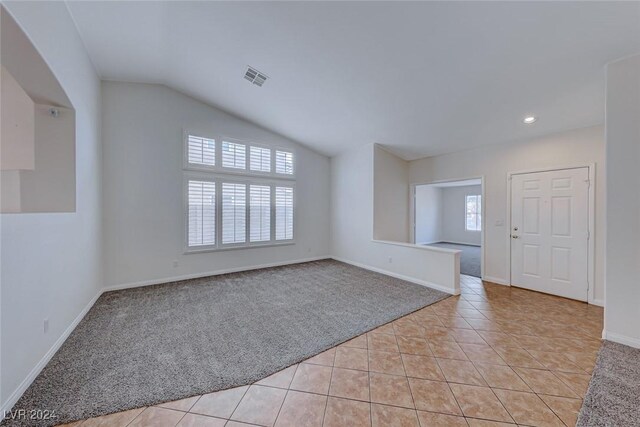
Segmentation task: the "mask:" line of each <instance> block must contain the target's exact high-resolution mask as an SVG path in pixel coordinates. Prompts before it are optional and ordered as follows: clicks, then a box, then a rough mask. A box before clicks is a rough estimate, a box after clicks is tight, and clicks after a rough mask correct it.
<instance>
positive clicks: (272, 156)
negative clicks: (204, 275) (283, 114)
mask: <svg viewBox="0 0 640 427" xmlns="http://www.w3.org/2000/svg"><path fill="white" fill-rule="evenodd" d="M232 141H233V142H232ZM183 143H184V156H185V158H184V163H183V168H184V178H185V179H184V185H185V187H184V191H185V229H186V236H185V250H186V251H187V252H198V251H210V250H219V249H233V248H245V247H257V246H270V245H284V244H291V243H294V233H295V211H294V208H295V204H294V202H295V186H296V185H295V181H294V176H293V174H294V168H295V164H294V161H295V157H294V153H293V152H292V151H285V150H278V149H275V148H269V147H265V146H262V145H261V144H259V143H258V144H256V145H252V144H251V143H244V142H242V141H241V140H236V139H233V138H230V140H225V139H222V138H220V137H215V138H214V136H213V135H208V137H203V136H197V135H194V134H190V133H187V132H185V138H184V140H183Z"/></svg>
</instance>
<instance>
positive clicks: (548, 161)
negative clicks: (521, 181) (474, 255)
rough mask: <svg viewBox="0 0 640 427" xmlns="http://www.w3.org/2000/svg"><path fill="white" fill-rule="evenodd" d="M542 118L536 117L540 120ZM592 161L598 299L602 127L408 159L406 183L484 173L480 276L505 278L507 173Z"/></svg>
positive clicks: (504, 280) (500, 280) (599, 294)
mask: <svg viewBox="0 0 640 427" xmlns="http://www.w3.org/2000/svg"><path fill="white" fill-rule="evenodd" d="M542 119H543V118H541V120H542ZM590 163H595V164H596V178H595V183H594V185H595V195H596V196H595V197H596V213H595V236H594V238H595V247H596V252H595V259H596V261H595V298H596V302H598V303H600V304H602V300H603V298H604V245H603V242H604V235H605V234H604V233H605V223H604V213H605V199H604V189H605V173H604V171H605V163H604V128H603V127H602V126H595V127H590V128H585V129H578V130H572V131H568V132H562V133H557V134H554V135H549V136H547V137H544V138H537V139H533V140H530V141H525V142H521V143H517V144H509V145H496V146H490V147H485V148H482V149H477V150H470V151H464V152H458V153H452V154H447V155H443V156H436V157H429V158H425V159H420V160H415V161H412V162H410V163H409V179H410V182H411V183H425V182H433V181H445V180H456V179H465V178H468V177H478V176H484V177H485V181H484V186H485V188H484V191H485V200H483V203H484V205H485V206H484V207H485V228H486V229H485V240H484V245H485V255H486V257H485V261H484V262H485V271H484V274H485V279H486V280H491V281H494V282H498V283H508V282H509V265H508V251H509V246H508V243H509V242H508V234H509V230H507V219H508V218H507V215H508V213H507V175H508V173H509V172H516V171H524V170H534V169H537V168H549V167H565V166H572V165H582V164H590Z"/></svg>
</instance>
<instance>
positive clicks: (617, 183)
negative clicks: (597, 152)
mask: <svg viewBox="0 0 640 427" xmlns="http://www.w3.org/2000/svg"><path fill="white" fill-rule="evenodd" d="M606 115H607V116H606V135H607V143H606V147H607V148H606V150H607V206H608V207H609V209H608V210H607V244H606V306H605V334H604V335H605V337H606V338H607V339H609V340H612V341H617V342H621V343H623V344H627V345H631V346H634V347H637V348H640V191H639V190H638V189H639V188H640V168H638V164H639V163H640V120H639V119H638V118H639V117H640V55H636V56H634V57H631V58H628V59H624V60H621V61H618V62H614V63H611V64H609V65H608V66H607V108H606Z"/></svg>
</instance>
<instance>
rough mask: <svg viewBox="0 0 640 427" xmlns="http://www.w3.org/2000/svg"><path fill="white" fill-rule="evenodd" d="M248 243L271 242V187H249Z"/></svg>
mask: <svg viewBox="0 0 640 427" xmlns="http://www.w3.org/2000/svg"><path fill="white" fill-rule="evenodd" d="M249 228H250V229H251V233H250V236H249V241H251V242H268V241H269V240H271V187H270V186H268V185H251V186H250V190H249Z"/></svg>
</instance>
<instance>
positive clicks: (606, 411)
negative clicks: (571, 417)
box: [576, 341, 640, 427]
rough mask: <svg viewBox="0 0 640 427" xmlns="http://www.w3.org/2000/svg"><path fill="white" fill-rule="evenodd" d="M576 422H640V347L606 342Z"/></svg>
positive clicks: (623, 425)
mask: <svg viewBox="0 0 640 427" xmlns="http://www.w3.org/2000/svg"><path fill="white" fill-rule="evenodd" d="M576 425H578V426H615V427H627V426H629V427H632V426H633V427H636V426H639V425H640V349H636V348H632V347H628V346H626V345H622V344H618V343H614V342H611V341H604V342H603V344H602V347H601V348H600V352H599V353H598V359H597V361H596V367H595V369H594V371H593V375H592V377H591V381H590V382H589V389H588V390H587V394H586V396H585V398H584V402H583V404H582V409H581V410H580V415H579V416H578V422H577V424H576Z"/></svg>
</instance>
